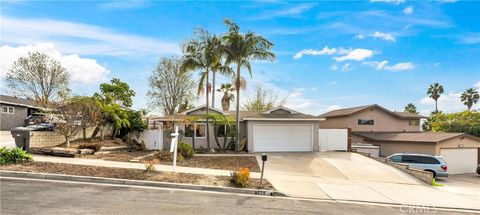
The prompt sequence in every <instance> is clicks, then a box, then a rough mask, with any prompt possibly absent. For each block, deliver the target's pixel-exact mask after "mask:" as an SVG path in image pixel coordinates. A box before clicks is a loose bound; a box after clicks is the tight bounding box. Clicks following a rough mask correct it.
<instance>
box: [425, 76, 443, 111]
mask: <svg viewBox="0 0 480 215" xmlns="http://www.w3.org/2000/svg"><path fill="white" fill-rule="evenodd" d="M442 93H443V86H442V85H440V84H439V83H434V84H432V85H430V87H429V88H428V90H427V94H428V95H429V96H430V98H432V99H433V100H435V112H438V103H437V102H438V99H439V98H440V95H441V94H442Z"/></svg>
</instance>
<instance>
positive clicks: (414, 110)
mask: <svg viewBox="0 0 480 215" xmlns="http://www.w3.org/2000/svg"><path fill="white" fill-rule="evenodd" d="M404 111H405V112H409V113H416V114H418V112H417V107H415V105H414V104H412V103H408V104H407V105H406V106H405V110H404Z"/></svg>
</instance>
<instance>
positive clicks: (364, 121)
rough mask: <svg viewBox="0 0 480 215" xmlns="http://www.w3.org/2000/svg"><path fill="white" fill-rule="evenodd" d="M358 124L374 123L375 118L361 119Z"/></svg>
mask: <svg viewBox="0 0 480 215" xmlns="http://www.w3.org/2000/svg"><path fill="white" fill-rule="evenodd" d="M358 124H359V125H374V120H373V119H359V120H358Z"/></svg>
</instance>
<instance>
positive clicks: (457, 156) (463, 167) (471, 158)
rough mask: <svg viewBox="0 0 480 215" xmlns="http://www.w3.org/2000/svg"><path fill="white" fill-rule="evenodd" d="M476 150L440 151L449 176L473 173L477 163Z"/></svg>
mask: <svg viewBox="0 0 480 215" xmlns="http://www.w3.org/2000/svg"><path fill="white" fill-rule="evenodd" d="M477 153H478V149H476V148H473V149H440V155H441V156H442V159H443V160H444V161H445V162H447V166H448V172H449V173H450V174H462V173H474V172H475V169H476V167H477V163H478V161H477V160H478V154H477Z"/></svg>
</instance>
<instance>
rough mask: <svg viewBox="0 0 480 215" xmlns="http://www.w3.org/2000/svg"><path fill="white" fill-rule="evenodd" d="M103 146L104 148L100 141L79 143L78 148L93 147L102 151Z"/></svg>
mask: <svg viewBox="0 0 480 215" xmlns="http://www.w3.org/2000/svg"><path fill="white" fill-rule="evenodd" d="M101 148H102V145H101V144H98V143H88V144H81V145H78V149H93V150H95V151H96V152H98V151H100V149H101Z"/></svg>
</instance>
